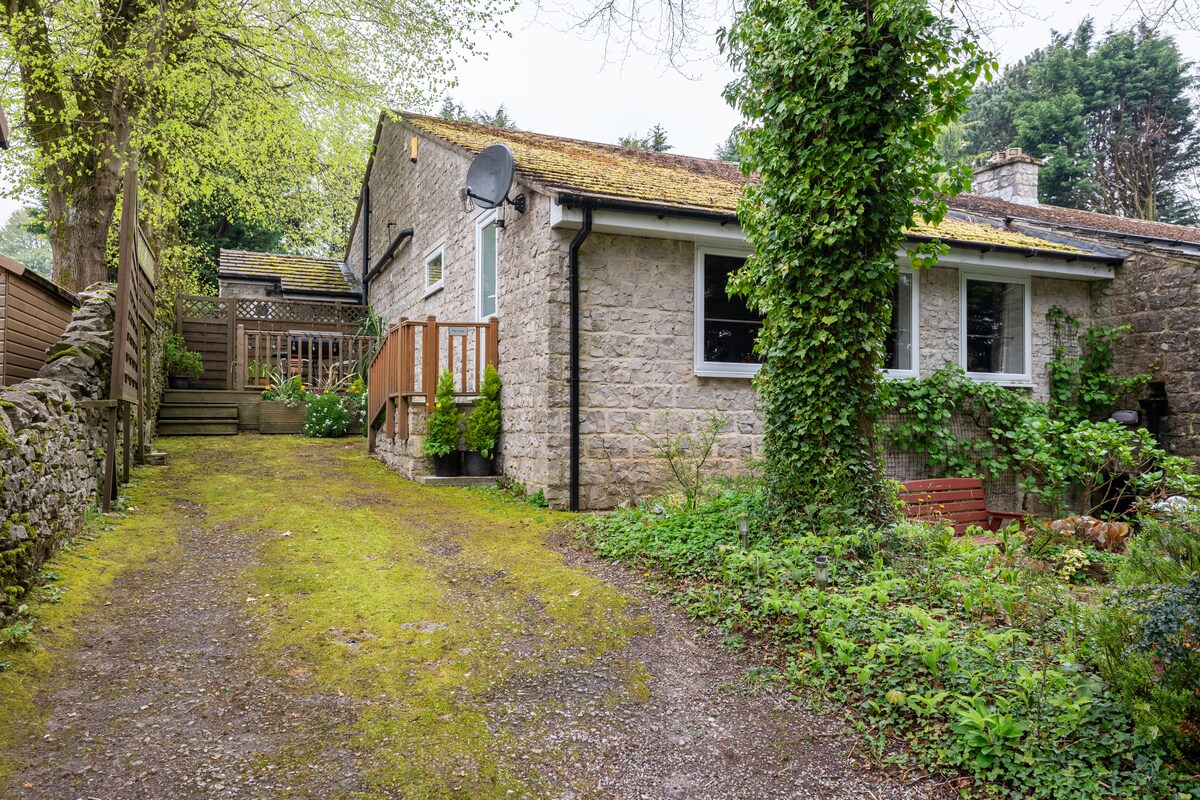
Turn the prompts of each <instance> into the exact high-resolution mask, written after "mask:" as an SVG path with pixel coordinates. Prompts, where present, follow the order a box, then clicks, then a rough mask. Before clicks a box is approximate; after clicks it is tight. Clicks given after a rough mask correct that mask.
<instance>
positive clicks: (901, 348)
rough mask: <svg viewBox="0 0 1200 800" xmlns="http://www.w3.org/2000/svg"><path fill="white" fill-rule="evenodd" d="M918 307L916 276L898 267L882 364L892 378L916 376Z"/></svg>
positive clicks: (918, 344) (918, 346) (918, 347)
mask: <svg viewBox="0 0 1200 800" xmlns="http://www.w3.org/2000/svg"><path fill="white" fill-rule="evenodd" d="M919 307H920V305H919V300H918V296H917V276H916V274H915V273H914V272H912V271H911V270H908V269H905V268H903V267H902V268H901V269H900V279H899V280H898V281H896V285H895V286H894V287H893V288H892V325H891V327H890V328H889V329H888V334H887V342H886V350H885V356H884V364H883V368H884V370H886V372H887V374H888V375H891V376H892V377H896V378H915V377H916V376H917V359H918V353H919V351H920V343H919V341H918V336H917V331H918V325H919V322H918V321H919V319H920V317H919V314H918V311H917V309H918V308H919Z"/></svg>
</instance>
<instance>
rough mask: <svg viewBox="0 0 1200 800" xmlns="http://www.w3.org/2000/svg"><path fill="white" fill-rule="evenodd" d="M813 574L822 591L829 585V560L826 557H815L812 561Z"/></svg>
mask: <svg viewBox="0 0 1200 800" xmlns="http://www.w3.org/2000/svg"><path fill="white" fill-rule="evenodd" d="M813 574H814V575H815V576H816V579H817V585H818V586H820V587H821V588H822V589H824V588H825V587H826V586H828V585H829V558H828V557H827V556H817V557H816V558H814V559H813Z"/></svg>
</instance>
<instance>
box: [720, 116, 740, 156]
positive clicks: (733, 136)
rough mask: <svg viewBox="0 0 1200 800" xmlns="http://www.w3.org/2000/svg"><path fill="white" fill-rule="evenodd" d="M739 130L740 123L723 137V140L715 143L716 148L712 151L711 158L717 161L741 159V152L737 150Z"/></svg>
mask: <svg viewBox="0 0 1200 800" xmlns="http://www.w3.org/2000/svg"><path fill="white" fill-rule="evenodd" d="M741 130H742V126H741V125H739V126H737V127H736V128H734V129H733V130H731V131H730V132H729V135H728V136H726V137H725V141H723V142H721V143H720V144H719V145H717V149H716V150H714V151H713V158H715V159H717V160H718V161H741V160H742V154H741V153H740V152H739V151H738V134H739V133H740V132H741Z"/></svg>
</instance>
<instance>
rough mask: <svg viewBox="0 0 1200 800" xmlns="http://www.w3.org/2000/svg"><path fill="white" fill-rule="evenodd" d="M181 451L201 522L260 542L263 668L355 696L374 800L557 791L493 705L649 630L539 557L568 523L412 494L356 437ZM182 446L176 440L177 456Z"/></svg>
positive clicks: (491, 502)
mask: <svg viewBox="0 0 1200 800" xmlns="http://www.w3.org/2000/svg"><path fill="white" fill-rule="evenodd" d="M186 446H187V448H188V451H189V454H188V456H187V458H188V459H191V460H194V462H195V472H196V475H197V478H199V476H203V480H200V479H197V480H196V481H194V483H192V484H191V485H190V486H189V491H190V492H191V493H192V495H191V497H192V499H194V500H195V501H196V502H197V503H199V504H200V505H201V506H202V507H203V509H204V510H205V512H206V515H207V516H206V519H205V524H209V525H217V524H235V525H237V526H238V527H239V528H240V529H241V530H244V531H257V532H259V533H261V537H262V539H261V547H260V551H259V557H258V560H257V563H256V565H255V566H253V567H252V568H251V569H250V572H249V578H250V581H251V582H252V585H253V587H254V589H253V591H254V593H255V595H256V597H257V602H255V603H254V605H253V607H254V609H255V613H257V614H258V616H259V619H260V621H261V623H262V625H263V626H264V629H265V635H264V637H263V638H262V640H261V644H260V646H261V648H262V649H261V653H262V663H263V666H264V668H266V669H270V670H280V671H288V672H291V673H292V674H293V676H295V674H296V670H300V671H302V672H303V673H304V675H305V678H306V679H307V680H308V681H310V682H311V686H312V688H313V689H314V690H317V691H324V692H333V693H339V694H342V695H344V696H346V697H348V698H350V699H351V700H352V701H354V704H355V707H356V708H357V715H358V717H357V720H356V721H355V723H354V730H353V732H349V733H351V735H352V737H353V745H352V746H354V747H355V748H356V749H360V750H363V751H370V753H371V755H370V759H369V762H368V764H367V767H366V771H367V773H368V777H369V779H370V780H371V782H372V784H373V787H374V788H376V789H377V790H378V791H380V792H382V793H387V792H402V793H403V796H404V797H406V798H413V799H414V800H416V799H417V798H444V797H454V796H462V797H473V798H499V797H505V798H507V797H511V796H514V795H515V796H531V795H539V794H545V793H547V792H549V791H550V789H551V788H553V789H555V790H560V791H561V790H562V789H563V788H564V787H560V786H556V787H548V786H544V785H541V782H540V781H539V779H538V778H537V776H536V775H534V776H530V775H529V774H528V773H527V772H526V771H525V770H523V769H515V768H513V767H512V766H511V765H509V764H508V763H507V762H506V761H505V758H504V756H503V751H504V750H505V746H506V745H508V744H512V743H511V742H505V741H504V737H505V735H506V734H505V733H504V732H503V731H499V730H496V729H495V727H494V726H493V725H490V724H489V712H490V711H492V710H493V709H492V703H493V701H494V700H496V699H498V698H499V697H500V696H501V694H502V693H503V692H504V690H505V687H506V686H507V685H509V684H510V683H511V682H513V681H521V680H524V679H527V678H530V677H535V676H537V675H538V674H540V673H542V672H543V671H545V670H547V669H550V668H554V669H559V668H563V667H568V668H569V667H580V668H585V667H588V666H590V665H592V664H594V663H595V662H596V661H597V660H598V659H599V658H601V657H602V656H604V655H605V654H606V653H609V652H611V651H613V650H616V649H619V648H622V647H623V646H624V645H625V643H626V642H627V641H628V639H629V637H630V636H633V635H636V634H639V633H643V632H648V631H649V630H650V627H649V625H650V624H649V621H648V619H647V618H646V617H644V616H643V615H641V614H640V613H638V612H636V611H634V610H632V609H631V608H630V606H629V598H628V597H627V596H626V595H624V594H623V593H621V592H619V591H618V590H616V589H615V588H613V587H611V586H609V585H607V584H605V583H603V582H602V581H600V580H598V579H595V578H592V577H590V576H589V575H587V574H586V573H584V572H582V571H580V570H578V569H574V568H571V567H569V566H567V565H565V564H564V563H563V561H562V559H561V557H560V556H559V555H558V554H557V553H555V552H554V551H553V550H551V549H549V548H547V547H546V542H547V537H548V535H549V533H550V532H551V531H552V530H553V529H555V528H556V527H558V526H560V525H561V524H562V523H563V522H564V520H566V519H567V518H568V516H567V515H564V514H561V513H557V512H552V511H548V510H546V509H541V508H534V507H531V506H529V505H528V504H525V503H521V502H516V501H513V500H510V499H507V498H505V497H503V496H501V495H500V494H498V493H495V492H490V493H489V492H480V491H471V490H462V489H430V488H426V487H421V486H418V485H416V484H413V483H410V482H408V481H404V480H401V479H400V478H398V477H397V476H396V475H394V474H393V473H391V472H389V471H388V470H386V469H385V468H384V467H383V466H382V465H380V464H379V463H378V462H375V461H373V460H372V459H370V458H368V457H367V456H366V455H365V454H364V453H363V452H362V447H361V443H360V442H348V443H347V442H336V441H335V442H328V441H319V440H309V439H302V438H298V437H252V436H241V437H237V439H232V438H231V439H229V440H224V439H213V440H207V441H204V442H203V443H201V444H199V445H196V444H193V443H192V442H190V441H189V442H187V445H186ZM183 447H184V445H183V444H182V443H180V442H178V441H176V442H168V443H167V444H166V445H165V449H167V450H168V451H169V452H177V453H178V454H179V455H180V456H181V457H182V456H183V452H182V448H183ZM181 460H182V458H181ZM173 461H174V459H173ZM622 679H623V684H622V685H623V686H624V691H623V692H622V697H620V698H614V699H613V704H614V705H620V704H622V703H639V702H645V699H646V697H647V689H646V687H647V685H648V684H647V680H648V676H647V675H646V674H645V672H644V669H643V670H639V669H637V668H636V667H632V668H630V670H629V672H628V673H627V674H625V675H623V676H622ZM510 792H511V793H512V794H510ZM389 796H390V795H389Z"/></svg>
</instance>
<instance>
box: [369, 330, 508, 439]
mask: <svg viewBox="0 0 1200 800" xmlns="http://www.w3.org/2000/svg"><path fill="white" fill-rule="evenodd" d="M499 331H500V326H499V321H498V320H496V319H495V318H494V317H493V318H492V319H490V320H488V321H486V322H438V321H437V318H436V317H428V318H426V319H424V320H413V319H402V320H400V322H398V323H397V324H395V325H392V326H391V327H390V328H389V329H388V332H387V336H385V337H384V340H383V342H382V343H381V345H380V347H379V350H378V351H377V352H376V353H375V356H374V358H373V359H372V360H371V366H370V369H369V372H368V377H367V421H368V424H369V425H370V435H369V437H368V443H369V447H370V449H371V450H374V449H375V439H376V436H377V434H378V431H379V428H380V426H382V428H383V435H384V436H385V437H386V438H388V439H396V438H400V439H407V438H408V433H409V431H408V410H409V407H410V405H411V404H412V402H413V401H414V400H416V399H417V398H420V399H421V402H423V403H425V406H426V408H427V410H432V409H433V399H434V391H435V390H436V388H437V381H438V374H439V373H440V372H442V371H444V370H447V369H448V370H450V371H451V372H452V373H454V394H455V396H456V397H461V398H473V397H476V396H477V395H478V394H479V385H480V382H481V381H482V379H483V367H484V366H485V365H487V364H491V365H492V366H497V365H498V364H499V342H500V336H499ZM397 412H398V413H397ZM381 416H382V418H383V419H382V421H381V419H380V417H381Z"/></svg>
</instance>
